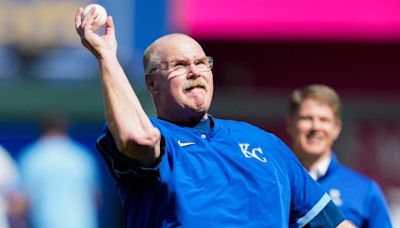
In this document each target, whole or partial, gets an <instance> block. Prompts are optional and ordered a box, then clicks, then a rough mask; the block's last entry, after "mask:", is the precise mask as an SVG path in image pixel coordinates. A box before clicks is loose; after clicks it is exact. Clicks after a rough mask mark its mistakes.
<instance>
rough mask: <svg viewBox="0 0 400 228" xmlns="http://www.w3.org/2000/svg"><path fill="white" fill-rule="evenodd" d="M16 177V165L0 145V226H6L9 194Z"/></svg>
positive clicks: (12, 189) (2, 227)
mask: <svg viewBox="0 0 400 228" xmlns="http://www.w3.org/2000/svg"><path fill="white" fill-rule="evenodd" d="M17 179H18V169H17V165H16V163H15V162H14V160H13V159H12V157H11V156H10V155H9V154H8V152H7V151H6V150H5V149H4V148H3V147H2V146H0V227H1V228H8V227H9V223H8V218H7V217H8V211H9V196H10V194H11V193H12V191H14V190H15V186H16V183H17Z"/></svg>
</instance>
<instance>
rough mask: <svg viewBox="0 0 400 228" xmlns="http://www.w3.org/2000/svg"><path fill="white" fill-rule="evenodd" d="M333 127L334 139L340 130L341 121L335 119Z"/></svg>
mask: <svg viewBox="0 0 400 228" xmlns="http://www.w3.org/2000/svg"><path fill="white" fill-rule="evenodd" d="M335 122H336V123H335V129H334V131H335V132H334V135H333V136H334V140H336V139H337V138H338V137H339V135H340V132H341V131H342V121H341V120H335Z"/></svg>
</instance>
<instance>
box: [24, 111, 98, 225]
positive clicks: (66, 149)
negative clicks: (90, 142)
mask: <svg viewBox="0 0 400 228" xmlns="http://www.w3.org/2000/svg"><path fill="white" fill-rule="evenodd" d="M40 123H41V128H42V134H41V136H40V137H39V138H38V139H37V140H36V141H35V142H33V143H32V144H30V145H28V146H26V147H25V148H24V149H23V150H22V151H21V152H20V159H19V166H20V171H21V184H20V185H21V192H22V194H23V195H24V196H25V199H26V201H27V203H26V205H28V206H27V209H26V211H27V213H28V215H29V216H28V218H29V223H30V224H32V226H33V227H37V228H54V227H57V228H64V227H65V228H71V227H74V228H96V227H98V218H97V209H98V206H99V200H100V186H99V185H100V176H99V172H100V171H99V168H98V165H97V161H96V159H95V158H94V156H93V155H92V152H91V151H89V149H87V148H86V147H84V146H83V145H81V144H79V143H78V142H76V141H74V140H73V139H72V138H71V137H70V136H69V135H68V134H67V122H66V118H65V117H64V116H63V115H61V114H59V113H58V112H53V111H50V112H49V113H46V114H44V115H43V116H42V117H41V121H40Z"/></svg>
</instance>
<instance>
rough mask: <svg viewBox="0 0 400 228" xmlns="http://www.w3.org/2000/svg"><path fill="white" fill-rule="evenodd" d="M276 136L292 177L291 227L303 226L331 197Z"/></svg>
mask: <svg viewBox="0 0 400 228" xmlns="http://www.w3.org/2000/svg"><path fill="white" fill-rule="evenodd" d="M275 138H276V142H277V144H278V146H279V148H280V152H281V153H282V154H281V156H282V160H283V161H284V164H285V166H286V169H287V170H288V173H289V178H290V188H291V189H290V191H291V204H290V221H289V223H290V224H291V225H290V227H303V226H305V225H306V224H308V223H309V222H310V221H311V220H313V219H314V218H315V217H316V216H317V215H318V214H319V213H320V212H321V211H322V210H323V209H324V208H325V207H326V206H327V205H328V203H329V202H331V199H330V197H329V196H328V194H327V193H326V192H325V191H324V190H323V189H322V188H321V187H320V185H319V184H318V183H316V182H315V181H314V180H313V179H312V178H311V177H310V175H309V174H308V173H307V171H306V170H305V169H304V167H303V166H302V165H301V163H300V162H299V161H298V159H297V158H296V156H295V155H294V154H293V152H292V151H291V150H290V149H289V148H288V147H287V146H286V144H285V143H283V142H282V141H281V140H280V139H279V138H277V137H275Z"/></svg>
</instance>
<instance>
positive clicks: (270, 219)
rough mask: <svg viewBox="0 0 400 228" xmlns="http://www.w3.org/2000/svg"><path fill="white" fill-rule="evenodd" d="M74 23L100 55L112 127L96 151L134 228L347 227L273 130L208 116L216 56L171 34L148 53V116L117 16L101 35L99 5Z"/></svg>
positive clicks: (151, 47) (157, 41) (164, 37)
mask: <svg viewBox="0 0 400 228" xmlns="http://www.w3.org/2000/svg"><path fill="white" fill-rule="evenodd" d="M82 11H83V9H82V8H79V10H78V11H77V13H76V17H75V22H76V29H77V32H78V34H79V35H80V37H81V39H82V43H83V45H84V46H85V47H86V48H87V49H88V50H90V51H91V52H92V53H93V54H94V55H95V56H96V58H97V60H98V62H99V66H100V72H101V74H100V78H101V82H102V86H103V91H104V100H105V116H106V121H107V127H106V128H105V129H104V131H103V133H102V134H101V135H100V137H99V138H98V141H97V145H98V149H99V151H100V153H101V154H102V156H103V157H104V159H105V160H106V162H107V163H108V165H109V168H110V170H111V172H112V173H113V175H114V177H115V178H116V180H117V183H118V186H119V189H120V196H121V201H122V204H123V207H124V211H125V216H126V218H125V223H126V226H127V227H172V226H174V227H175V226H183V227H288V226H296V227H297V226H299V227H303V226H321V225H323V226H325V227H335V226H336V225H338V224H343V225H346V222H343V217H342V215H341V214H340V212H338V210H337V208H336V206H335V205H334V204H333V203H332V201H331V200H330V198H329V196H328V195H327V194H326V193H325V192H324V191H323V190H322V189H321V188H320V187H319V186H318V185H317V184H316V183H315V182H314V181H313V180H312V179H311V178H310V177H309V176H308V174H307V173H306V172H305V170H304V169H303V167H302V166H301V164H300V163H299V162H298V161H297V159H296V158H295V156H294V155H293V154H292V152H291V151H290V150H289V149H288V148H287V147H286V146H285V145H284V144H283V143H282V142H281V141H280V140H279V139H278V138H276V137H275V136H273V135H272V134H269V133H267V132H264V131H262V130H261V129H258V128H256V127H254V126H252V125H250V124H246V123H243V122H236V121H228V120H221V119H217V118H215V117H213V116H211V115H209V114H208V110H209V107H210V104H211V100H212V95H213V89H214V88H213V74H212V71H211V69H212V65H213V60H212V58H211V57H208V56H206V54H205V53H204V51H203V49H202V47H201V46H200V45H199V44H198V43H197V42H196V41H195V40H194V39H192V38H191V37H189V36H187V35H183V34H170V35H166V36H163V37H161V38H159V39H157V40H156V41H155V42H153V43H152V44H151V45H150V46H149V47H148V48H147V50H146V52H145V54H144V59H143V64H144V70H145V73H146V85H147V88H148V90H149V91H150V93H151V94H152V97H153V101H154V103H155V106H156V109H157V115H158V118H153V117H148V116H147V115H146V113H145V112H144V110H143V109H142V106H141V104H140V102H139V100H138V98H137V97H136V95H135V92H134V90H133V89H132V87H131V86H130V83H129V81H128V79H127V77H126V75H125V74H124V71H123V69H122V67H121V66H120V64H119V63H118V60H117V58H116V53H117V42H116V39H115V30H114V29H115V27H114V24H113V21H112V17H108V18H107V22H106V28H105V34H103V35H102V36H99V35H97V34H96V33H94V32H93V27H92V24H93V21H94V17H95V16H94V9H92V10H91V12H90V13H89V14H88V15H87V16H83V15H82Z"/></svg>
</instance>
